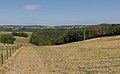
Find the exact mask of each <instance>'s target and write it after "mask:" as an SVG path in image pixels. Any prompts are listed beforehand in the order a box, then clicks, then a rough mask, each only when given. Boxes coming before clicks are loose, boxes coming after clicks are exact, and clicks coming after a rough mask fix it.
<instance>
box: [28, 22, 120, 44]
mask: <svg viewBox="0 0 120 74" xmlns="http://www.w3.org/2000/svg"><path fill="white" fill-rule="evenodd" d="M62 32H63V33H61V34H60V35H59V36H57V32H56V33H55V34H52V35H51V33H49V35H46V33H45V34H44V33H40V32H33V34H32V36H31V38H30V42H31V43H33V44H35V45H39V46H41V45H61V44H65V43H70V42H76V41H82V40H84V39H92V38H97V37H104V36H115V35H120V25H118V24H112V25H97V26H86V27H82V28H74V29H70V30H69V31H67V32H64V31H62ZM54 36H56V37H54Z"/></svg>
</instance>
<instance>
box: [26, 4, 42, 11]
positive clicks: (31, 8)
mask: <svg viewBox="0 0 120 74" xmlns="http://www.w3.org/2000/svg"><path fill="white" fill-rule="evenodd" d="M41 7H42V6H41V5H39V4H28V5H25V6H24V9H25V10H37V9H39V8H41Z"/></svg>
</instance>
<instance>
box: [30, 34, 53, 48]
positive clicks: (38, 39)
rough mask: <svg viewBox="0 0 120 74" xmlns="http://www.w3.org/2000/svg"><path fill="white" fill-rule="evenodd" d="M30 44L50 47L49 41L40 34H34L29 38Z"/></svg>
mask: <svg viewBox="0 0 120 74" xmlns="http://www.w3.org/2000/svg"><path fill="white" fill-rule="evenodd" d="M30 42H31V43H32V44H35V45H38V46H42V45H51V44H52V43H51V41H50V39H49V38H48V37H47V36H45V35H44V34H42V33H39V32H34V33H32V36H31V38H30Z"/></svg>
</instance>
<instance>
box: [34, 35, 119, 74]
mask: <svg viewBox="0 0 120 74" xmlns="http://www.w3.org/2000/svg"><path fill="white" fill-rule="evenodd" d="M34 48H36V49H37V50H38V51H39V54H40V58H43V62H44V64H45V66H46V67H48V68H47V69H48V71H49V72H51V73H62V74H115V73H116V74H119V73H120V36H113V37H103V38H96V39H91V40H86V41H81V42H75V43H69V44H64V45H58V46H41V47H38V46H34Z"/></svg>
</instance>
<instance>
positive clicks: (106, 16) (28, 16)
mask: <svg viewBox="0 0 120 74" xmlns="http://www.w3.org/2000/svg"><path fill="white" fill-rule="evenodd" d="M99 23H120V0H0V24H45V25H61V24H99Z"/></svg>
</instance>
